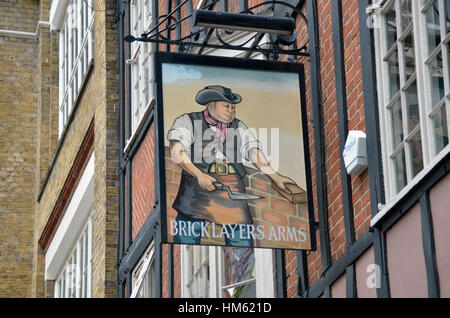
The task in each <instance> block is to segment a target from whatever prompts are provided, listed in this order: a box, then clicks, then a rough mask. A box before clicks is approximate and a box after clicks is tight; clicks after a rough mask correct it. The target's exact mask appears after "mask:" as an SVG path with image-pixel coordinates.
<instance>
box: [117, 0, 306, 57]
mask: <svg viewBox="0 0 450 318" xmlns="http://www.w3.org/2000/svg"><path fill="white" fill-rule="evenodd" d="M224 3H226V0H207V1H204V2H203V3H202V7H201V8H198V10H212V11H217V12H222V13H225V12H224V10H229V9H232V8H230V7H231V6H230V5H223V4H224ZM303 3H304V1H301V0H295V1H273V0H272V1H263V2H261V3H259V4H257V5H254V6H252V7H248V8H247V7H244V8H236V10H241V11H239V12H232V13H235V14H239V15H240V16H241V17H244V18H245V17H246V16H247V17H250V16H266V17H274V18H277V17H278V18H287V17H289V18H293V19H296V18H297V17H299V19H298V20H297V21H296V23H295V24H296V26H294V30H293V33H292V34H290V35H281V34H269V36H268V37H267V42H266V43H261V41H262V39H263V38H264V35H265V34H266V33H269V32H264V30H261V31H260V32H253V33H254V34H253V33H252V36H251V38H250V39H248V40H247V41H245V43H241V44H239V45H231V44H230V43H228V42H227V41H226V40H225V39H224V38H226V37H229V36H230V35H232V34H233V33H234V32H236V31H233V30H229V29H226V28H220V26H215V25H211V26H206V27H200V26H196V25H195V23H194V19H195V11H196V10H194V9H193V3H192V0H183V1H181V0H180V1H177V2H176V3H175V6H174V8H173V9H172V7H170V8H169V7H167V10H166V11H167V12H166V13H165V14H162V13H161V12H160V10H157V11H158V13H157V14H156V15H155V16H156V20H155V22H154V23H153V25H152V27H151V28H150V30H147V31H146V32H145V33H143V34H141V35H140V36H137V35H127V36H125V37H124V40H125V41H126V42H134V41H140V42H151V43H157V44H165V45H166V46H167V47H170V46H171V45H172V46H175V47H177V50H178V52H182V53H188V52H189V53H191V54H192V53H194V54H202V53H203V51H204V49H205V48H212V49H224V50H235V51H242V52H246V54H244V58H248V57H250V56H251V54H252V53H253V52H260V53H263V54H265V55H266V56H268V57H270V59H272V60H273V59H274V58H276V59H279V58H281V56H282V55H286V56H287V58H286V59H289V60H290V61H293V60H297V59H298V58H299V57H300V58H302V57H307V56H309V52H308V36H307V34H306V35H305V37H304V40H303V43H301V44H300V45H298V44H297V41H298V36H297V32H296V29H297V28H298V27H299V25H301V24H304V25H305V26H306V25H307V19H306V17H305V16H304V14H303V13H302V12H301V10H300V8H301V6H302V5H303ZM280 8H284V9H280ZM169 10H172V11H170V12H169ZM226 12H227V13H229V12H230V11H226ZM268 27H269V25H268ZM184 30H190V33H189V34H183V31H184ZM173 34H176V36H175V38H171V35H173Z"/></svg>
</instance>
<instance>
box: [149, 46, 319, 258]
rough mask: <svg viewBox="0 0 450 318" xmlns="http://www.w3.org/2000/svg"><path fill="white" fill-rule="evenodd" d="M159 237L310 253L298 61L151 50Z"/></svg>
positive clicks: (306, 162)
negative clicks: (155, 97) (154, 71)
mask: <svg viewBox="0 0 450 318" xmlns="http://www.w3.org/2000/svg"><path fill="white" fill-rule="evenodd" d="M155 67H156V85H157V86H156V87H157V104H156V125H155V126H156V144H157V146H156V147H157V152H159V154H158V155H157V156H156V157H157V158H159V160H157V167H158V169H157V171H158V173H159V182H158V184H157V189H158V190H159V197H160V200H159V202H160V203H159V206H160V212H161V224H162V241H163V242H168V243H175V244H193V245H225V246H236V247H258V248H283V249H301V250H314V249H315V248H316V247H315V235H313V233H314V232H313V210H312V191H311V182H310V169H309V166H310V163H309V152H308V136H307V127H306V110H305V88H304V87H305V85H304V72H303V65H302V64H297V63H295V64H294V63H280V62H269V61H259V60H241V59H231V58H219V57H211V56H192V55H186V54H176V53H157V54H156V55H155Z"/></svg>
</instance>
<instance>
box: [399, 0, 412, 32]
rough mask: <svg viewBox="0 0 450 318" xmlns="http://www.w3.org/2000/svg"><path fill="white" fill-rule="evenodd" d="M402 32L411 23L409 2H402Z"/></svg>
mask: <svg viewBox="0 0 450 318" xmlns="http://www.w3.org/2000/svg"><path fill="white" fill-rule="evenodd" d="M401 6H402V19H401V20H402V32H404V31H405V29H406V28H407V27H408V25H409V24H410V23H411V22H412V11H411V0H402V4H401Z"/></svg>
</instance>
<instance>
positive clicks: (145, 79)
mask: <svg viewBox="0 0 450 318" xmlns="http://www.w3.org/2000/svg"><path fill="white" fill-rule="evenodd" d="M152 23H153V14H152V0H132V1H131V2H130V28H131V33H132V34H135V35H138V36H140V35H141V34H142V33H144V32H148V31H150V29H151V26H152ZM154 46H155V45H154V44H151V43H147V42H138V41H135V42H133V43H131V59H129V60H127V64H130V65H131V92H130V93H131V117H132V118H131V136H130V138H129V139H128V141H127V144H126V146H125V152H126V151H127V150H128V146H129V145H130V144H131V141H132V140H133V139H134V137H135V133H136V131H138V128H139V126H140V124H141V121H142V119H143V118H144V117H145V115H146V114H147V113H148V111H149V110H150V109H151V105H152V104H153V103H154V101H155V87H154V86H155V78H154V59H153V53H154Z"/></svg>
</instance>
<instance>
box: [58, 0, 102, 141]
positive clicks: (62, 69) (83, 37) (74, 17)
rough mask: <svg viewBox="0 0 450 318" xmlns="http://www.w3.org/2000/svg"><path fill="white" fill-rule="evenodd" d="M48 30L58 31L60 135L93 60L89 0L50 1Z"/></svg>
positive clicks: (92, 24)
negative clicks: (49, 27) (49, 26)
mask: <svg viewBox="0 0 450 318" xmlns="http://www.w3.org/2000/svg"><path fill="white" fill-rule="evenodd" d="M50 25H51V30H52V31H59V130H58V133H59V134H58V137H61V135H62V133H63V131H64V128H65V127H66V125H67V122H68V120H69V117H70V115H71V113H72V110H73V107H74V105H75V104H76V101H77V99H78V96H79V94H80V90H81V87H82V86H83V82H84V80H85V77H86V74H87V73H88V70H89V65H90V64H91V63H92V61H93V59H94V31H93V30H94V2H93V0H53V1H52V5H51V8H50Z"/></svg>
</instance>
